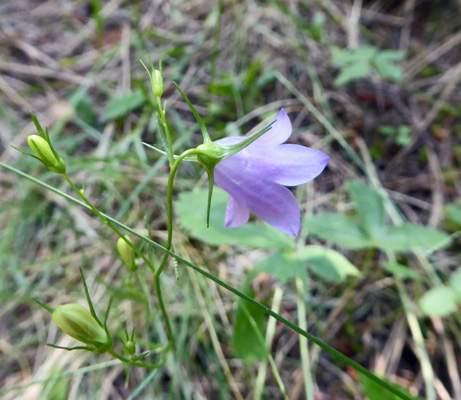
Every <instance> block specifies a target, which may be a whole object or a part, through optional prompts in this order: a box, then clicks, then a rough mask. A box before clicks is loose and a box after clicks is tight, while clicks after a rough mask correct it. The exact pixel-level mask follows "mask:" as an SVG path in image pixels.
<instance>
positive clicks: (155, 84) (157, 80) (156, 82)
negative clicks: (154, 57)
mask: <svg viewBox="0 0 461 400" xmlns="http://www.w3.org/2000/svg"><path fill="white" fill-rule="evenodd" d="M151 79H152V92H153V93H154V96H155V97H162V95H163V77H162V70H161V69H160V70H158V69H152V78H151Z"/></svg>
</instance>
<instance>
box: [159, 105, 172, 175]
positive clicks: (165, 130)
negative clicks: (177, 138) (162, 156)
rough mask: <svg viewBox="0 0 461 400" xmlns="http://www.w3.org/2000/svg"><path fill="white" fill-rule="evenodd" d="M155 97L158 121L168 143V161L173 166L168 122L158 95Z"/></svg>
mask: <svg viewBox="0 0 461 400" xmlns="http://www.w3.org/2000/svg"><path fill="white" fill-rule="evenodd" d="M156 99H157V105H158V109H159V114H160V122H161V124H162V126H163V130H164V132H165V137H166V142H167V144H168V161H169V163H170V167H173V164H174V156H173V144H172V141H171V134H170V128H168V122H167V121H166V116H165V111H164V110H163V107H162V101H161V99H160V97H156Z"/></svg>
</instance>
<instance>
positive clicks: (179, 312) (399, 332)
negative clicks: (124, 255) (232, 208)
mask: <svg viewBox="0 0 461 400" xmlns="http://www.w3.org/2000/svg"><path fill="white" fill-rule="evenodd" d="M460 17H461V2H460V1H459V0H447V1H429V0H405V1H381V0H354V1H350V0H348V1H339V0H311V1H300V0H290V1H282V0H266V1H255V0H251V1H245V2H239V1H236V0H215V1H204V0H176V1H160V0H152V1H147V0H136V1H123V0H107V1H102V0H92V1H88V0H86V1H84V0H73V1H69V0H45V1H42V0H3V1H2V2H1V4H0V123H1V129H0V161H1V162H3V163H6V164H9V165H12V166H14V167H16V168H18V169H20V170H21V171H24V172H26V173H28V174H30V175H32V176H34V177H37V178H39V179H41V180H43V181H45V182H47V183H48V184H50V185H52V186H55V187H56V188H59V189H60V190H63V191H65V192H68V193H70V191H69V189H68V188H67V186H66V184H65V182H63V181H62V179H61V178H60V177H59V176H54V174H53V173H51V172H50V171H48V170H46V169H45V168H44V167H43V165H41V164H39V163H38V162H35V160H32V159H29V158H27V157H24V156H22V155H21V154H20V153H18V152H15V151H14V150H12V149H11V148H10V147H9V146H10V145H14V146H16V147H19V148H25V146H26V138H27V135H30V134H33V133H35V132H34V126H33V124H32V121H31V119H30V116H29V111H31V110H32V111H34V112H35V113H36V114H37V115H38V117H39V119H40V121H41V122H42V124H43V125H46V126H48V127H49V129H50V134H51V136H52V140H53V142H54V144H55V146H56V148H57V149H58V150H59V152H60V154H62V156H63V158H64V159H65V160H66V162H67V166H68V173H69V175H70V176H72V179H73V180H74V181H75V182H77V183H79V185H83V184H84V186H85V192H86V195H87V196H88V197H89V198H91V199H92V200H93V201H94V202H95V203H96V204H97V205H98V207H99V208H100V209H101V210H102V211H104V212H106V213H107V214H109V215H111V216H113V217H114V218H116V219H119V220H121V221H122V222H123V223H125V224H126V225H128V226H131V227H132V228H134V229H136V230H137V231H139V232H141V233H143V234H148V229H147V228H146V226H148V228H149V230H151V232H150V235H151V237H152V238H153V240H155V241H158V242H160V243H164V242H165V240H166V205H165V194H166V188H165V186H166V180H167V173H168V168H167V164H168V163H167V160H166V158H164V157H162V156H161V155H159V154H158V153H155V152H153V151H152V150H151V149H149V148H147V147H145V146H144V145H143V142H146V143H149V144H152V145H155V146H159V147H161V146H162V143H161V140H160V136H159V135H158V129H159V127H158V123H157V119H156V116H155V114H156V105H155V103H154V102H153V101H152V95H151V93H150V82H149V80H148V77H147V75H146V72H145V70H144V69H143V67H142V65H141V64H140V62H139V61H138V60H139V59H142V60H144V62H147V54H150V55H151V56H152V58H153V60H154V62H158V60H159V57H160V56H161V57H162V61H163V76H164V83H165V94H164V98H165V99H166V110H167V118H168V121H169V124H170V126H171V130H172V132H173V134H174V139H175V142H174V143H175V150H176V152H181V151H182V150H184V149H186V148H188V147H191V146H196V145H198V144H199V143H200V139H201V135H200V131H199V129H198V127H197V125H196V123H195V122H194V118H193V116H192V114H191V113H190V111H189V109H188V107H187V105H186V104H185V103H184V102H183V100H182V98H181V96H180V95H179V93H178V92H177V91H176V90H175V88H174V86H173V84H172V82H173V81H176V82H177V83H178V84H179V85H180V86H181V88H182V90H183V91H184V92H186V93H187V95H188V96H189V98H190V100H191V101H192V103H193V104H194V106H195V107H196V109H197V110H198V112H199V113H200V115H201V116H202V118H204V121H205V123H206V124H207V126H208V130H209V132H210V135H211V136H212V138H213V139H217V138H221V137H224V136H228V135H243V134H246V133H248V132H249V131H250V130H251V129H253V128H254V127H255V126H262V124H263V123H264V121H267V120H268V119H269V118H272V117H273V116H274V115H275V114H276V113H277V112H278V110H279V109H280V108H282V107H284V108H285V109H286V111H287V112H288V114H289V116H290V118H291V120H292V123H293V128H294V133H293V135H292V137H291V139H290V140H291V142H292V143H298V144H302V145H306V146H310V147H314V148H317V149H320V150H322V151H324V152H325V153H327V154H328V155H329V156H330V162H329V164H328V167H327V169H326V171H325V172H324V173H323V174H322V175H321V176H320V177H319V178H317V179H316V180H315V181H314V182H312V183H309V184H307V185H305V186H303V187H300V188H298V189H297V191H296V195H297V198H298V200H299V203H300V205H301V209H302V214H303V216H304V217H303V229H302V233H301V236H300V238H299V239H298V240H293V239H292V238H291V237H288V236H286V235H283V234H280V233H278V232H277V231H275V230H273V229H272V228H270V227H269V226H266V225H264V224H262V223H261V222H260V221H256V220H252V222H251V223H250V224H248V225H245V226H244V227H242V228H239V229H236V230H233V229H224V228H223V227H222V221H223V212H224V207H225V202H226V195H225V194H224V193H222V192H219V191H217V192H216V195H215V200H214V206H213V210H212V224H211V228H210V229H209V230H207V229H206V228H205V224H204V215H205V201H204V191H203V187H204V185H205V182H206V177H205V176H204V174H203V171H202V170H200V168H198V167H197V166H196V165H191V164H187V165H185V166H184V167H182V168H181V171H180V174H179V175H178V177H177V179H176V189H177V192H178V196H177V197H176V201H175V213H176V217H177V219H176V221H177V224H176V226H175V242H174V246H175V251H176V252H177V253H179V254H181V255H182V256H183V257H184V258H187V259H190V260H191V261H192V262H194V263H195V264H197V265H200V266H202V267H204V268H206V269H208V270H209V271H210V272H211V273H213V274H214V275H217V276H219V277H220V278H221V279H222V280H224V281H226V282H229V283H230V284H232V285H233V286H236V287H239V288H240V289H241V290H243V291H244V292H245V293H247V294H249V295H251V296H253V297H254V298H256V299H257V300H258V301H262V302H264V304H267V305H269V306H271V307H272V308H274V309H277V310H279V312H280V313H281V314H282V315H283V316H284V317H286V318H288V319H290V320H292V321H294V322H296V323H297V324H299V325H300V326H303V325H304V326H306V327H307V329H308V330H309V331H310V332H312V333H314V334H316V335H318V336H320V337H321V338H322V339H323V340H324V341H326V342H327V343H329V344H331V345H333V346H334V347H336V348H337V349H338V350H340V351H341V352H343V353H344V354H346V355H348V356H350V357H352V358H353V359H354V360H356V361H357V362H359V363H361V364H362V365H364V366H366V367H367V368H369V369H371V370H372V371H374V372H375V373H377V374H379V375H382V376H385V377H386V378H387V379H388V380H389V381H390V382H393V383H394V384H396V385H399V387H401V388H402V390H407V391H408V393H411V395H413V396H420V397H421V398H429V399H435V398H440V399H443V400H445V399H447V400H448V399H457V400H460V399H461V383H460V382H461V381H460V378H459V374H460V371H459V368H458V365H461V353H460V349H461V342H460V338H461V314H460V312H459V310H460V304H461V283H460V282H461V272H460V269H459V268H460V256H459V250H460V244H461V243H460V241H459V236H458V233H459V229H460V226H461V203H460V202H459V198H460V192H461V180H460V179H459V178H460V172H459V171H460V164H461V140H460V138H461V118H460V116H461V90H460V87H461V85H460V82H461V61H460V60H461V29H460V27H461V18H460ZM0 194H1V197H0V199H1V200H0V201H1V202H0V229H1V235H0V237H1V239H0V288H1V289H0V304H2V307H1V309H0V315H1V323H0V330H1V335H0V337H1V339H0V360H1V367H0V382H1V383H0V397H2V398H3V399H13V398H18V399H53V400H59V399H134V398H140V399H154V398H155V399H163V398H165V399H167V398H168V399H182V398H184V399H228V398H236V399H249V398H259V399H264V398H266V399H267V398H274V399H278V398H283V397H284V395H283V393H284V392H285V393H286V395H285V398H289V399H303V398H315V399H316V400H321V399H358V398H364V397H366V398H370V399H381V398H382V399H389V398H390V397H388V394H383V393H381V394H380V391H379V390H377V389H376V387H374V386H373V384H372V383H370V382H368V381H367V379H366V378H365V377H363V376H362V375H357V373H355V371H354V370H352V369H349V368H346V367H345V366H344V365H343V364H341V363H339V362H337V361H336V360H334V359H332V358H331V357H330V356H328V355H327V354H324V353H323V352H321V351H320V350H319V349H318V348H317V347H315V346H310V345H309V346H308V347H307V346H306V344H305V343H304V341H303V340H300V338H299V337H298V336H297V335H296V334H295V333H294V332H291V331H290V330H288V329H287V328H286V327H284V326H282V325H279V324H275V323H274V321H268V320H267V318H266V316H265V315H264V314H262V313H260V312H258V311H257V310H253V309H251V307H245V305H244V304H242V303H240V302H238V301H237V300H236V299H235V298H234V297H233V296H232V295H230V294H229V293H228V292H226V291H224V290H222V289H221V288H219V287H217V286H216V285H215V284H214V283H213V282H210V281H207V280H205V279H203V278H202V277H201V276H197V275H196V273H194V272H193V271H190V270H188V269H187V268H186V267H185V266H182V265H179V274H180V279H179V281H177V280H176V278H175V276H174V273H173V271H172V268H170V269H169V270H168V271H167V273H165V274H164V275H165V276H164V282H163V284H164V285H165V287H166V289H167V290H165V292H166V294H167V299H166V301H167V304H168V311H169V313H170V315H171V316H172V319H173V324H174V327H175V332H176V334H177V341H178V346H177V350H176V353H175V354H174V355H172V356H171V357H170V358H169V359H168V361H167V364H166V366H165V368H163V369H160V370H155V371H153V372H149V371H144V370H132V371H131V374H130V377H129V380H128V384H127V385H125V380H126V370H125V369H124V367H123V366H122V365H121V364H120V363H118V362H114V361H109V359H106V358H104V357H101V356H95V355H92V354H90V353H82V352H72V353H68V352H63V351H59V350H55V349H51V348H49V347H46V346H45V343H47V342H50V343H56V344H59V345H62V346H67V345H70V344H71V343H72V341H71V340H70V339H69V338H66V337H64V336H63V335H61V333H60V332H59V331H58V330H57V328H56V327H55V326H54V325H52V324H51V323H50V315H49V314H48V313H46V312H45V311H44V310H42V309H40V308H39V307H38V306H37V305H36V304H35V303H33V302H32V301H31V299H30V297H31V296H35V297H37V298H39V299H40V300H41V301H42V302H44V303H47V304H48V305H50V306H51V307H56V306H57V305H59V304H63V303H68V302H80V303H82V304H84V293H83V289H82V285H81V280H80V275H79V267H81V268H82V269H83V270H84V271H85V276H86V277H87V281H88V284H89V286H90V290H91V293H92V298H93V300H94V302H95V305H96V307H97V311H99V312H103V310H104V309H105V307H106V305H107V303H108V300H109V297H110V295H111V294H113V295H114V296H115V299H116V300H115V305H114V309H113V311H112V315H111V321H110V323H111V329H112V330H114V331H116V332H120V334H123V330H124V327H125V326H128V327H129V328H130V329H131V328H132V327H136V330H137V334H138V344H139V345H140V350H143V349H149V348H152V347H153V344H154V343H161V342H164V341H165V336H164V331H163V327H162V322H161V319H160V318H159V315H158V313H156V312H155V313H154V314H153V315H149V316H148V317H147V318H146V315H145V313H144V305H145V304H144V301H143V300H142V297H141V296H140V295H139V292H138V291H137V290H136V289H135V282H134V280H133V278H132V277H131V276H130V274H129V272H128V271H127V270H126V269H125V268H124V267H123V265H122V263H121V261H120V260H119V257H118V256H117V254H116V250H115V243H116V238H115V237H114V235H112V234H111V233H110V232H109V231H108V230H107V229H105V227H104V226H101V224H100V222H99V221H98V220H96V219H95V218H93V217H92V216H91V215H90V214H89V213H87V212H86V211H85V210H83V209H81V208H78V207H75V206H73V205H71V204H70V203H68V202H67V201H66V200H65V199H63V198H61V197H59V196H58V195H56V194H54V193H51V192H49V191H46V190H45V189H44V188H42V187H41V186H38V185H36V184H33V183H32V182H30V181H28V180H26V179H24V178H20V177H19V176H18V175H16V174H14V173H12V172H9V171H7V170H5V169H3V168H2V169H1V172H0ZM202 222H203V223H202ZM146 224H147V225H146ZM160 255H161V254H160V253H154V254H153V256H154V257H160ZM141 268H142V267H141ZM145 272H146V274H145V276H146V281H147V282H148V284H152V282H151V277H150V276H149V274H148V273H147V272H148V271H147V270H146V271H145ZM152 302H153V303H154V306H155V304H156V299H155V297H153V298H152ZM258 333H259V334H258ZM264 342H265V343H267V344H268V345H267V346H266V345H264ZM268 349H269V352H268ZM277 377H280V378H281V382H282V383H280V381H278V380H277ZM403 388H405V389H403ZM380 396H381V397H380ZM383 396H384V397H383ZM386 396H387V397H386Z"/></svg>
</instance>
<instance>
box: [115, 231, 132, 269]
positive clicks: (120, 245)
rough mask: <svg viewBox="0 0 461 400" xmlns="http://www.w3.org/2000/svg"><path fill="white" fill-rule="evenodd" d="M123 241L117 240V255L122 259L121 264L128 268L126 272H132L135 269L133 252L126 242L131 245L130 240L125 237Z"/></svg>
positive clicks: (121, 239)
mask: <svg viewBox="0 0 461 400" xmlns="http://www.w3.org/2000/svg"><path fill="white" fill-rule="evenodd" d="M125 239H126V240H125ZM125 239H123V238H119V239H118V240H117V250H118V253H119V254H120V257H122V260H123V263H124V264H125V266H126V267H127V268H128V270H130V271H133V270H134V269H135V268H136V265H135V259H134V250H133V248H132V247H131V246H130V245H129V244H128V243H127V241H128V242H130V243H131V240H130V238H129V237H128V236H126V235H125Z"/></svg>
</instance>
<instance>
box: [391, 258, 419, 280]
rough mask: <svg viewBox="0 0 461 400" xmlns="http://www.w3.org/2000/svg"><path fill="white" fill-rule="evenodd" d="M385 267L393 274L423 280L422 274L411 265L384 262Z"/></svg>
mask: <svg viewBox="0 0 461 400" xmlns="http://www.w3.org/2000/svg"><path fill="white" fill-rule="evenodd" d="M384 268H386V270H387V271H389V272H390V273H391V274H393V275H395V276H398V277H401V278H409V279H414V280H418V281H420V280H422V279H423V278H422V276H421V275H420V274H418V273H417V272H416V271H413V270H412V269H410V268H409V267H407V266H405V265H402V264H398V263H390V262H388V263H386V264H384Z"/></svg>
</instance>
